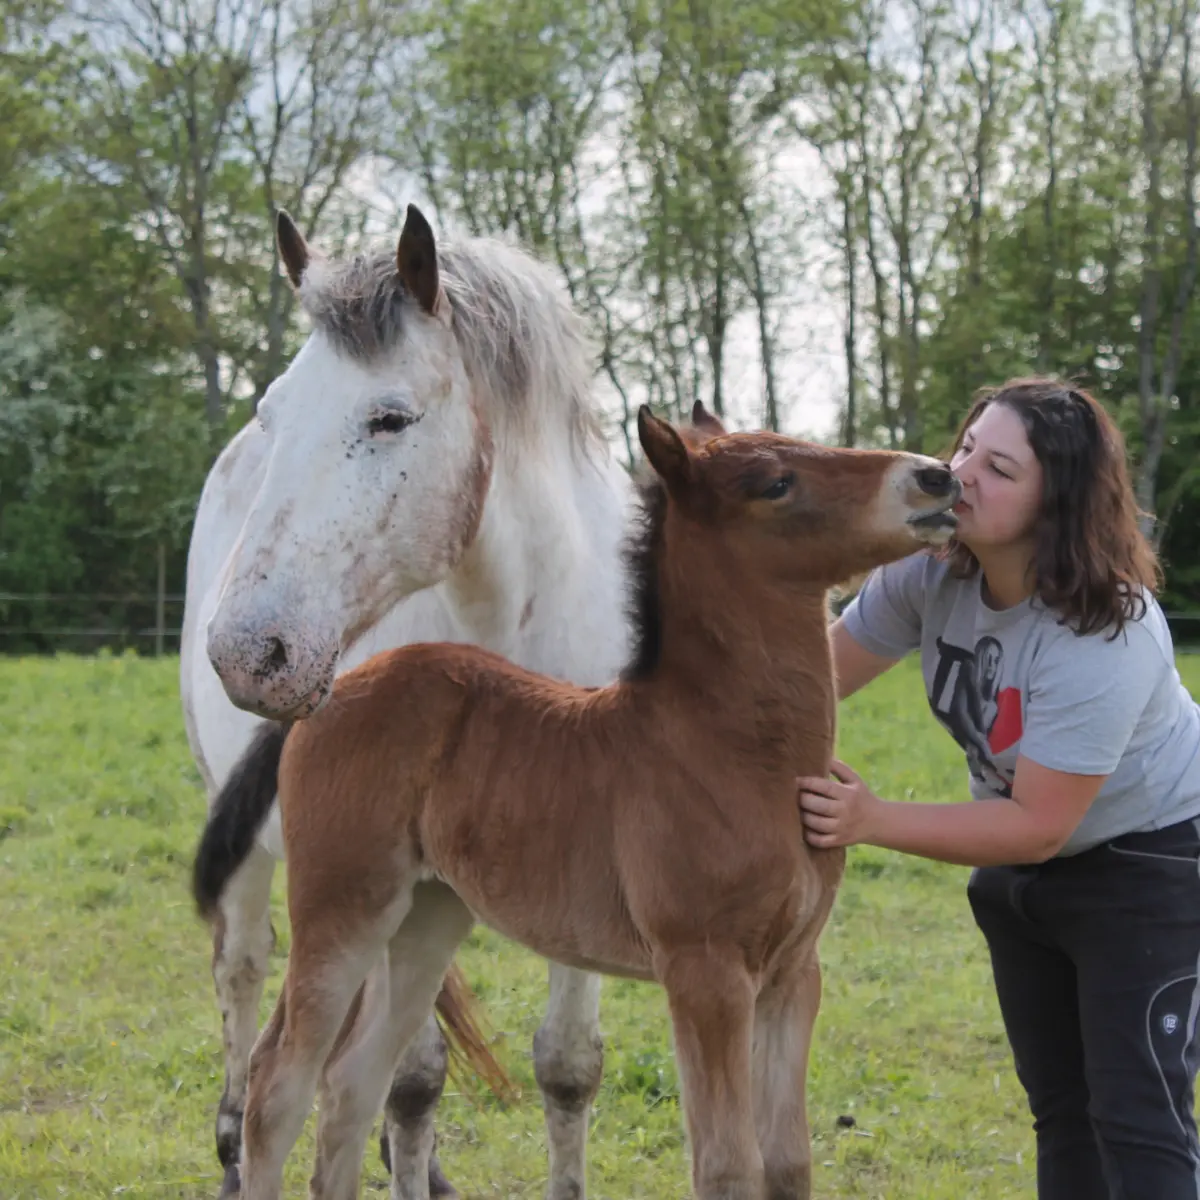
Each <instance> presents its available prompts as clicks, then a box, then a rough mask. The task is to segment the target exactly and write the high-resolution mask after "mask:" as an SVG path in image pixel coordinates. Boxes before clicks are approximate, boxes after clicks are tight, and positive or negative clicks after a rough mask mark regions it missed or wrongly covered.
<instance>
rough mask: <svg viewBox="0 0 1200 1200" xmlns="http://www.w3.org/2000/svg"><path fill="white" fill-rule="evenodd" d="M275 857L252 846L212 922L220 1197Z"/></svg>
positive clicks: (233, 1186)
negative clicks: (220, 1059) (220, 1054)
mask: <svg viewBox="0 0 1200 1200" xmlns="http://www.w3.org/2000/svg"><path fill="white" fill-rule="evenodd" d="M274 873H275V860H274V859H273V858H272V857H271V855H269V854H268V853H267V852H266V851H265V850H264V849H263V848H262V847H261V846H259V845H255V847H254V849H253V850H252V851H251V852H250V856H249V857H248V858H247V859H246V861H245V862H244V863H243V864H242V865H241V866H240V867H239V868H238V870H237V872H236V873H235V874H234V875H233V877H232V878H231V879H230V881H229V886H228V888H227V889H226V891H225V894H224V895H223V896H222V897H221V900H220V903H219V905H218V909H217V917H216V920H215V922H214V933H213V958H212V975H213V983H214V984H215V986H216V993H217V1004H218V1006H219V1007H220V1010H221V1026H222V1033H223V1041H224V1047H225V1089H224V1091H223V1092H222V1094H221V1103H220V1105H219V1106H218V1108H217V1123H216V1125H217V1127H216V1135H217V1158H218V1159H219V1160H220V1163H221V1166H222V1167H223V1168H224V1172H225V1175H224V1179H223V1181H222V1184H221V1196H222V1197H229V1196H236V1195H237V1194H238V1159H239V1157H240V1152H241V1141H242V1111H243V1109H244V1108H245V1105H246V1070H247V1065H248V1063H249V1061H250V1051H251V1049H252V1047H253V1046H254V1039H255V1036H256V1035H257V1033H258V1010H259V1005H260V1004H261V1002H262V993H263V984H264V983H265V982H266V978H267V970H268V966H269V959H270V955H271V951H272V949H273V948H274V945H275V933H274V931H273V930H272V928H271V876H272V875H273V874H274Z"/></svg>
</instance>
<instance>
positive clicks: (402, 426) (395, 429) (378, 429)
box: [367, 408, 416, 435]
mask: <svg viewBox="0 0 1200 1200" xmlns="http://www.w3.org/2000/svg"><path fill="white" fill-rule="evenodd" d="M415 420H416V417H414V416H413V415H412V414H411V413H406V412H401V411H400V409H398V408H389V409H385V410H384V411H383V412H378V413H376V414H375V415H374V416H372V417H369V418H368V419H367V432H368V433H369V434H372V435H373V434H376V433H403V432H404V430H406V429H407V428H408V427H409V426H410V425H411V424H412V423H413V422H414V421H415Z"/></svg>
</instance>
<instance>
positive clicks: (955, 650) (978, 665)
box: [929, 636, 1021, 797]
mask: <svg viewBox="0 0 1200 1200" xmlns="http://www.w3.org/2000/svg"><path fill="white" fill-rule="evenodd" d="M937 652H938V661H937V667H936V669H935V670H934V674H933V685H932V687H931V689H930V692H929V703H930V706H931V707H932V708H933V712H934V715H935V716H936V717H937V719H938V720H939V721H941V723H942V724H943V725H944V726H945V727H946V729H947V730H948V731H949V733H950V736H951V737H952V738H954V740H955V741H956V742H957V743H958V744H959V745H960V746H961V747H962V748H963V750H964V752H965V753H966V756H967V766H968V768H969V769H970V772H971V774H972V775H973V776H974V777H975V778H976V779H978V780H980V781H981V782H982V783H983V784H984V785H985V786H986V787H987V788H988V790H989V791H991V792H994V793H995V794H996V795H998V796H1005V797H1008V796H1011V795H1012V774H1011V772H1009V771H1006V770H1002V769H1000V768H999V767H997V765H996V762H995V759H994V757H993V756H994V755H997V754H1002V753H1003V752H1004V751H1005V750H1007V749H1009V748H1010V747H1011V746H1013V745H1015V744H1016V743H1017V742H1018V741H1020V738H1021V693H1020V692H1019V691H1018V690H1017V689H1016V688H1012V687H1008V688H1002V687H1001V686H1000V680H1001V675H1002V670H1003V667H1004V647H1003V646H1001V645H1000V642H999V641H998V640H997V639H996V638H994V637H990V636H986V637H981V638H980V639H979V641H978V642H976V643H975V649H974V650H973V651H972V650H967V649H965V648H964V647H962V646H955V645H952V644H951V643H949V642H946V641H944V640H943V639H942V638H938V639H937Z"/></svg>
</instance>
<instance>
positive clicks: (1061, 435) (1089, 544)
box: [946, 378, 1162, 637]
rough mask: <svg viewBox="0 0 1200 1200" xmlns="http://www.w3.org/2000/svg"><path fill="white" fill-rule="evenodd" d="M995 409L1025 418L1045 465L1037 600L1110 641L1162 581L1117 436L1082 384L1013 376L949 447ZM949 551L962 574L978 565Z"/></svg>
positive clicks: (961, 552) (983, 398)
mask: <svg viewBox="0 0 1200 1200" xmlns="http://www.w3.org/2000/svg"><path fill="white" fill-rule="evenodd" d="M993 404H1004V405H1006V406H1007V407H1008V408H1011V409H1012V410H1013V412H1015V413H1016V414H1017V415H1018V416H1019V417H1020V418H1021V422H1022V424H1023V425H1024V426H1025V435H1026V437H1028V439H1029V445H1030V447H1031V448H1032V449H1033V452H1034V454H1035V455H1036V456H1037V460H1038V462H1039V463H1041V465H1042V478H1043V485H1042V503H1041V508H1040V510H1039V512H1038V518H1037V525H1036V527H1035V535H1034V536H1035V548H1034V556H1033V572H1034V580H1033V590H1034V595H1036V596H1037V597H1038V599H1039V600H1040V601H1041V602H1042V603H1043V604H1045V605H1046V607H1047V608H1052V609H1054V610H1055V611H1056V612H1058V613H1059V615H1060V616H1061V618H1062V620H1063V621H1064V623H1066V624H1068V625H1070V626H1072V627H1073V628H1074V629H1076V630H1077V631H1078V632H1079V633H1081V634H1083V633H1094V632H1096V631H1097V630H1101V629H1106V628H1108V627H1110V626H1111V627H1112V636H1113V637H1115V636H1116V635H1117V634H1118V633H1119V632H1120V631H1121V629H1122V628H1123V627H1124V624H1125V622H1126V621H1131V620H1137V619H1139V618H1140V617H1142V616H1143V615H1144V614H1145V611H1146V600H1145V597H1146V594H1147V593H1149V594H1151V595H1153V594H1154V593H1155V592H1157V590H1158V587H1159V584H1160V582H1161V578H1162V575H1161V569H1160V567H1159V563H1158V558H1157V556H1156V555H1155V553H1154V550H1153V548H1152V547H1151V545H1150V543H1149V542H1148V541H1147V540H1146V538H1145V536H1144V535H1143V534H1142V531H1141V528H1140V527H1139V525H1138V518H1139V516H1140V515H1141V514H1140V512H1139V509H1138V506H1137V500H1136V498H1135V496H1134V492H1133V486H1132V484H1131V483H1130V479H1129V469H1128V466H1127V465H1126V460H1125V440H1124V438H1122V436H1121V431H1120V430H1119V429H1118V428H1117V426H1116V424H1115V423H1114V421H1113V419H1112V418H1111V417H1110V416H1109V415H1108V413H1107V412H1106V411H1105V409H1104V407H1103V405H1101V404H1100V403H1099V402H1098V401H1097V400H1095V399H1094V398H1093V397H1092V396H1090V395H1089V394H1088V393H1087V392H1085V391H1083V390H1082V389H1080V388H1076V387H1071V386H1070V385H1069V384H1065V383H1061V382H1059V381H1058V380H1054V379H1042V378H1029V379H1011V380H1009V381H1008V382H1007V383H1004V384H1002V385H1001V386H1000V387H996V388H986V389H983V390H982V391H980V392H979V393H977V394H976V397H975V401H974V403H973V404H972V405H971V410H970V412H968V413H967V415H966V417H965V418H964V419H963V422H962V424H961V425H960V426H959V429H958V433H957V435H956V436H955V439H954V451H957V450H958V448H959V447H960V446H961V445H962V441H963V436H964V434H965V433H966V431H967V430H968V429H969V428H970V427H971V426H972V425H973V424H974V423H975V422H976V421H977V420H978V419H979V416H980V414H981V413H982V412H983V411H984V409H986V408H988V407H989V406H991V405H993ZM946 555H947V558H948V560H949V562H950V569H951V570H952V571H953V572H954V574H956V575H958V576H960V577H968V576H971V575H973V574H974V573H975V572H976V571H977V570H978V569H979V562H978V560H977V559H976V558H975V556H974V555H973V554H972V553H971V551H970V550H968V549H967V547H966V546H964V545H962V544H960V543H958V542H954V541H952V542H951V543H950V547H949V549H948V551H946ZM1143 589H1145V590H1144V591H1143Z"/></svg>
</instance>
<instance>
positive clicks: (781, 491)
mask: <svg viewBox="0 0 1200 1200" xmlns="http://www.w3.org/2000/svg"><path fill="white" fill-rule="evenodd" d="M791 490H792V477H791V476H790V475H785V476H784V477H783V478H782V479H777V480H775V482H774V483H773V484H771V486H770V487H769V488H767V489H766V491H764V492H763V494H762V498H763V499H764V500H781V499H783V497H784V496H786V495H787V494H788V492H790V491H791Z"/></svg>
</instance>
